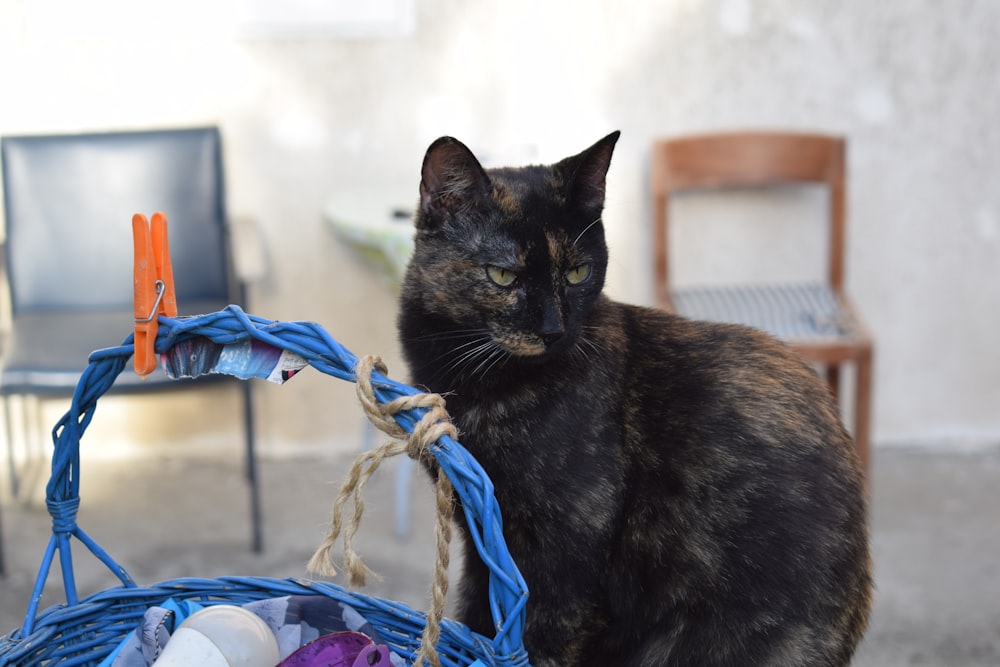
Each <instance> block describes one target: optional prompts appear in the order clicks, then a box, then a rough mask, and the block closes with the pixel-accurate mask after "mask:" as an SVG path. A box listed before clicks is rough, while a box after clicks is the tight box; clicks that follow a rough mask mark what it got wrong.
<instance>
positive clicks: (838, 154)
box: [650, 132, 846, 304]
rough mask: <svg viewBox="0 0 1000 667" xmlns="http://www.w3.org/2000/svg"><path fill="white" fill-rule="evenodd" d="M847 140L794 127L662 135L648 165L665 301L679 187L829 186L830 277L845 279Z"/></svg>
mask: <svg viewBox="0 0 1000 667" xmlns="http://www.w3.org/2000/svg"><path fill="white" fill-rule="evenodd" d="M845 157H846V141H845V140H844V139H843V138H842V137H837V136H830V135H822V134H802V133H790V132H736V133H721V134H703V135H697V136H687V137H679V138H673V139H660V140H657V141H655V142H654V143H653V153H652V161H651V166H650V177H651V181H652V182H651V192H652V197H653V222H654V228H653V242H654V251H653V253H654V255H653V257H654V279H655V280H656V285H657V296H658V298H659V301H660V303H661V304H669V303H670V296H669V293H670V282H669V281H670V275H669V267H668V258H669V254H668V240H669V233H668V224H669V209H668V206H669V201H670V197H671V196H672V195H673V194H674V193H676V192H679V191H683V190H696V189H707V188H726V187H756V186H769V185H780V184H787V183H817V184H821V185H825V186H826V187H827V188H828V190H829V263H828V266H829V281H830V286H831V287H832V288H833V290H834V291H835V292H836V293H838V294H840V293H841V291H842V289H843V282H844V206H845V197H846V195H845V173H844V172H845Z"/></svg>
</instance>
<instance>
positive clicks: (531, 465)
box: [398, 132, 872, 667]
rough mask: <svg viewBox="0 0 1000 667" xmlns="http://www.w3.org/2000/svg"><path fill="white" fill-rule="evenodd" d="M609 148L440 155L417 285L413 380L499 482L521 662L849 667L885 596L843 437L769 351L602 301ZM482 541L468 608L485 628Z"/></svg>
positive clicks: (817, 390) (413, 280) (420, 229)
mask: <svg viewBox="0 0 1000 667" xmlns="http://www.w3.org/2000/svg"><path fill="white" fill-rule="evenodd" d="M617 139H618V133H617V132H616V133H613V134H611V135H608V136H607V137H605V138H604V139H601V140H600V141H598V142H597V143H596V144H594V145H593V146H591V147H590V148H588V149H587V150H585V151H583V152H582V153H580V154H579V155H575V156H573V157H570V158H566V159H565V160H562V161H561V162H558V163H557V164H554V165H550V166H529V167H522V168H505V169H491V170H485V169H484V168H483V167H482V166H481V165H480V163H479V162H478V160H477V159H476V158H475V157H474V155H473V154H472V152H470V150H469V149H468V148H467V147H466V146H464V145H463V144H462V143H460V142H459V141H457V140H455V139H452V138H448V137H445V138H441V139H439V140H437V141H436V142H434V143H433V144H432V145H431V146H430V148H429V149H428V151H427V154H426V157H425V159H424V163H423V171H422V179H421V183H420V203H419V210H418V212H417V214H416V220H415V224H416V249H415V252H414V255H413V258H412V260H411V261H410V264H409V267H408V269H407V272H406V277H405V280H404V283H403V287H402V294H401V310H400V314H399V322H398V324H399V334H400V339H401V342H402V346H403V350H404V354H405V357H406V359H407V362H408V364H409V366H410V371H411V376H412V381H413V382H414V383H415V384H418V385H420V386H424V387H426V388H429V389H430V390H431V391H434V392H438V393H442V394H446V395H447V402H448V409H449V412H450V413H451V415H452V417H453V418H454V421H455V423H456V425H457V426H458V428H459V430H460V433H461V437H460V440H461V442H462V443H463V444H464V445H465V447H466V448H468V450H469V451H470V452H472V454H473V455H474V456H475V457H476V458H477V459H478V460H479V462H480V463H481V464H482V466H483V468H484V469H485V470H486V471H487V473H488V474H489V475H490V477H491V479H492V481H493V483H494V484H495V487H496V496H497V499H498V501H499V503H500V507H501V510H502V512H503V520H504V534H505V537H506V540H507V543H508V546H509V548H510V551H511V554H512V555H513V557H514V559H515V561H516V562H517V563H518V565H519V567H520V568H521V571H522V573H523V575H524V578H525V580H526V581H527V583H528V588H529V594H530V598H529V602H528V607H527V627H526V630H525V644H526V647H527V650H528V654H529V659H530V660H531V662H532V664H533V665H535V666H536V667H545V666H549V665H561V666H570V665H574V666H575V665H601V666H608V665H622V666H626V665H628V666H632V665H635V666H639V665H642V666H644V667H652V666H656V665H677V666H684V667H695V666H710V665H711V666H721V665H731V666H739V667H747V666H751V665H782V666H787V665H810V666H812V667H817V666H825V665H845V664H848V663H849V662H850V659H851V656H852V654H853V652H854V649H855V647H856V645H857V643H858V641H859V640H860V638H861V636H862V633H863V632H864V629H865V626H866V623H867V619H868V614H869V608H870V604H871V587H872V581H871V565H870V558H869V550H868V534H867V520H866V506H865V493H864V488H863V481H862V475H861V473H860V471H859V464H858V460H857V457H856V455H855V453H854V449H853V447H852V443H851V439H850V436H849V435H848V433H847V432H846V431H845V429H844V427H843V426H842V424H841V422H840V421H839V418H838V415H837V411H836V408H835V406H834V404H833V402H832V400H831V397H830V395H829V392H828V389H827V388H826V386H825V385H824V384H823V382H822V381H821V380H820V379H819V377H818V376H817V375H816V373H815V372H814V371H813V370H812V369H811V368H809V367H808V366H806V365H805V364H804V363H802V362H801V361H799V359H798V358H796V357H795V356H793V354H792V353H791V352H789V350H788V349H786V347H785V346H783V345H782V344H781V343H779V342H777V341H776V340H774V339H772V338H771V337H769V336H767V335H765V334H763V333H761V332H759V331H755V330H751V329H748V328H745V327H740V326H734V325H722V324H709V323H705V322H695V321H689V320H686V319H683V318H681V317H678V316H675V315H671V314H668V313H665V312H662V311H658V310H654V309H649V308H641V307H637V306H631V305H626V304H622V303H617V302H615V301H612V300H610V299H609V298H608V297H606V296H605V295H604V294H603V293H602V289H603V285H604V280H605V272H606V269H607V263H608V249H607V246H606V243H605V237H604V229H603V224H602V220H601V215H602V210H603V207H604V198H605V181H606V175H607V171H608V167H609V165H610V162H611V155H612V152H613V150H614V146H615V143H616V141H617ZM463 528H465V527H464V526H463ZM466 543H467V545H468V547H467V554H466V559H465V572H464V574H463V581H462V585H461V592H460V599H459V603H458V607H459V609H458V612H459V618H460V620H462V621H464V622H465V623H466V624H468V625H469V626H471V627H472V628H473V629H475V630H477V631H479V632H481V633H483V634H486V635H488V636H492V634H493V630H492V620H491V616H490V610H489V608H488V595H487V574H486V569H485V567H484V566H483V565H482V563H481V561H480V560H479V558H478V556H477V555H476V553H475V550H474V549H473V548H472V546H471V541H470V540H466Z"/></svg>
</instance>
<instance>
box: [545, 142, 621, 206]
mask: <svg viewBox="0 0 1000 667" xmlns="http://www.w3.org/2000/svg"><path fill="white" fill-rule="evenodd" d="M619 136H621V132H619V131H617V130H616V131H615V132H612V133H611V134H609V135H608V136H606V137H604V138H603V139H601V140H600V141H598V142H597V143H596V144H594V145H593V146H591V147H590V148H588V149H587V150H585V151H583V152H582V153H580V154H579V155H574V156H573V157H569V158H566V159H565V160H563V161H562V162H560V163H559V165H558V168H559V169H560V171H562V172H563V174H564V177H565V179H566V186H567V188H568V192H567V195H568V196H569V198H570V201H573V202H576V203H577V204H578V205H580V206H582V207H584V208H587V209H602V208H604V192H605V185H606V183H607V177H608V168H609V167H610V166H611V154H612V153H614V150H615V144H616V143H617V142H618V137H619Z"/></svg>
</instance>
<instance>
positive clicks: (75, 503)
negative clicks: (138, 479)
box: [24, 305, 528, 655]
mask: <svg viewBox="0 0 1000 667" xmlns="http://www.w3.org/2000/svg"><path fill="white" fill-rule="evenodd" d="M159 325H160V326H159V333H158V335H157V338H156V352H157V353H163V352H165V351H166V350H168V349H170V348H171V347H172V346H173V345H175V344H177V343H179V342H181V341H184V340H187V339H190V338H193V337H198V336H200V337H204V338H208V339H210V340H211V341H212V342H214V343H217V344H221V345H228V344H233V343H239V342H243V341H246V340H257V341H261V342H263V343H266V344H267V345H270V346H272V347H275V348H279V349H282V350H287V351H289V352H291V353H294V354H296V355H298V356H300V357H301V358H303V359H304V360H305V361H306V362H307V363H308V364H309V365H310V366H312V367H313V368H315V369H316V370H318V371H320V372H321V373H324V374H326V375H331V376H333V377H336V378H339V379H341V380H346V381H349V382H356V381H357V377H356V375H355V368H356V367H357V364H358V358H357V357H356V356H355V355H354V354H353V353H351V352H350V351H349V350H348V349H347V348H345V347H344V346H342V345H341V344H340V343H338V342H337V341H336V340H334V339H333V337H332V336H330V334H329V333H327V332H326V331H325V330H324V329H323V328H322V327H321V326H319V325H318V324H315V323H312V322H277V321H272V320H266V319H263V318H259V317H254V316H252V315H247V314H246V313H244V312H243V310H242V309H241V308H240V307H239V306H235V305H230V306H228V307H227V308H225V309H224V310H221V311H218V312H215V313H210V314H207V315H199V316H197V317H191V318H170V317H164V316H161V317H160V318H159ZM133 340H134V339H133V336H132V335H130V336H129V337H128V338H126V339H125V341H124V342H123V343H122V344H121V345H120V346H118V347H113V348H107V349H102V350H97V351H96V352H93V353H92V354H91V355H90V359H89V361H90V363H89V365H88V367H87V368H86V370H84V372H83V375H82V376H81V377H80V381H79V383H78V384H77V387H76V391H75V393H74V395H73V400H72V403H71V405H70V409H69V411H68V412H67V413H66V414H65V415H64V416H63V417H62V419H61V420H60V421H59V422H58V423H57V424H56V426H55V428H54V429H53V431H52V438H53V442H54V445H55V450H54V452H53V455H52V473H51V476H50V478H49V482H48V485H47V487H46V505H47V506H48V509H49V513H50V514H51V516H52V536H51V538H50V540H49V544H48V547H47V548H46V550H45V554H44V556H43V559H42V565H41V568H40V570H39V573H38V577H37V579H36V581H35V587H34V590H33V593H32V598H31V601H30V602H29V605H28V612H27V616H26V619H25V626H24V634H25V635H27V634H29V633H30V632H31V631H32V630H33V626H34V622H35V618H36V616H37V611H38V604H39V602H40V600H41V594H42V589H43V588H44V585H45V581H46V579H47V578H48V573H49V571H50V569H51V566H52V563H53V561H54V559H55V552H56V551H58V552H59V560H60V565H61V569H62V578H63V587H64V589H65V593H66V599H67V603H68V604H70V605H74V604H76V603H77V601H78V596H77V592H76V584H75V581H74V578H73V563H72V555H71V552H70V538H71V537H76V538H77V539H79V540H80V541H81V542H82V543H83V544H84V545H85V546H87V548H88V549H89V550H90V551H91V552H92V553H93V554H94V556H96V557H97V558H98V559H99V560H100V561H101V562H102V563H104V564H105V566H106V567H107V568H108V569H109V570H110V571H111V572H112V573H113V574H114V575H115V576H116V577H118V578H119V580H120V581H121V582H122V583H123V584H124V585H125V586H127V587H134V586H135V585H136V584H135V582H134V581H133V579H132V577H131V576H130V575H129V574H128V572H127V571H126V570H125V568H124V567H122V566H121V565H119V564H118V563H117V562H116V561H115V560H114V559H113V558H111V556H110V555H109V554H108V553H107V552H106V551H104V549H102V548H101V547H100V545H98V544H97V542H95V541H94V540H93V539H91V538H90V537H89V536H88V535H87V534H86V533H85V532H84V531H83V530H82V529H81V528H80V527H79V526H78V525H77V523H76V512H77V509H78V507H79V503H80V496H79V488H80V439H81V437H82V436H83V433H84V431H85V430H86V428H87V426H88V425H89V424H90V421H91V420H92V419H93V416H94V411H95V410H96V406H97V400H98V399H99V398H100V397H101V396H102V395H103V394H104V393H105V392H107V391H108V390H109V389H110V388H111V386H112V385H113V383H114V380H115V378H117V377H118V375H119V374H120V373H121V372H122V370H123V369H124V368H125V366H126V364H127V362H128V360H129V358H130V357H131V356H132V354H133V351H134V343H133ZM371 386H372V389H373V392H374V395H375V397H376V399H377V400H378V401H379V402H381V403H390V402H392V401H394V400H395V399H398V398H402V397H409V396H415V395H418V394H420V392H419V391H418V390H417V389H415V388H413V387H410V386H407V385H405V384H402V383H399V382H396V381H394V380H391V379H390V378H388V377H386V376H385V375H384V374H383V373H381V372H379V371H378V370H374V371H373V372H372V374H371ZM426 413H427V408H421V407H414V408H412V409H404V410H401V411H399V412H396V413H395V414H394V415H393V418H394V419H395V420H396V422H397V423H398V424H399V425H400V426H401V427H402V428H403V429H405V430H406V431H407V432H409V433H412V432H413V430H414V428H415V427H416V425H417V424H418V423H419V422H420V420H421V419H422V418H423V417H424V415H425V414H426ZM428 449H429V451H430V452H431V453H432V454H433V455H434V457H435V458H436V460H437V462H438V464H439V466H440V469H441V471H442V472H443V473H444V474H445V475H446V476H447V477H448V479H449V480H450V481H451V484H452V486H453V487H454V490H455V493H457V494H458V496H459V498H460V499H461V506H462V508H463V511H464V512H465V517H466V520H467V521H468V525H469V528H470V531H471V535H472V540H473V542H474V544H475V546H476V549H477V551H478V552H479V555H480V557H481V558H482V560H483V562H484V563H485V565H486V566H487V568H488V569H489V571H490V592H489V597H490V599H489V602H490V608H491V610H492V612H493V619H494V623H495V627H496V629H497V634H496V636H495V637H494V639H493V648H494V650H495V651H496V653H497V654H506V655H517V654H521V655H523V653H524V644H523V634H524V617H525V604H526V602H527V597H528V593H527V586H526V584H525V582H524V579H523V577H522V576H521V573H520V571H519V570H518V568H517V566H516V564H515V563H514V560H513V558H512V557H511V555H510V552H509V550H508V549H507V544H506V542H505V541H504V537H503V529H502V522H501V518H500V509H499V506H498V505H497V501H496V498H495V496H494V493H493V485H492V483H491V482H490V480H489V477H488V476H487V475H486V473H485V471H484V470H483V469H482V467H481V466H480V465H479V463H478V462H477V461H476V460H475V459H474V458H473V457H472V455H471V454H469V452H468V451H467V450H466V449H465V448H464V447H462V446H461V445H460V444H459V443H458V442H457V441H456V440H455V439H454V438H452V437H450V436H448V435H442V436H441V437H439V438H438V440H437V441H436V442H435V443H434V444H432V445H430V447H429V448H428Z"/></svg>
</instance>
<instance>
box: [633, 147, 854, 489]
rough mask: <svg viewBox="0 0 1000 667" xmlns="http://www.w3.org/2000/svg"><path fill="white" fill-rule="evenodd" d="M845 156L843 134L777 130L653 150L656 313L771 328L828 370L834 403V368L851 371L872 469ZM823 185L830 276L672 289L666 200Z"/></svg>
mask: <svg viewBox="0 0 1000 667" xmlns="http://www.w3.org/2000/svg"><path fill="white" fill-rule="evenodd" d="M845 155H846V142H845V140H844V139H843V138H842V137H835V136H825V135H819V134H797V133H783V132H742V133H721V134H704V135H698V136H687V137H678V138H669V139H661V140H657V141H655V142H654V143H653V152H652V163H651V180H652V183H651V185H652V187H651V192H652V197H653V221H654V231H653V261H654V279H655V280H656V296H657V300H658V303H659V305H660V306H661V307H663V308H665V309H666V310H669V311H671V312H676V313H679V314H681V315H684V316H687V317H691V318H693V319H702V320H714V321H724V322H736V323H741V324H748V325H751V326H756V327H758V328H761V329H764V330H766V331H769V332H770V333H772V334H774V335H776V336H777V337H779V338H781V339H782V340H784V341H785V342H787V343H788V344H789V345H790V346H791V347H792V348H793V349H794V350H795V351H796V352H797V353H799V354H800V355H801V356H802V357H803V358H804V359H805V360H806V361H808V362H810V363H812V364H815V365H816V366H818V367H821V368H823V369H825V372H826V375H827V378H828V380H829V383H830V387H831V389H832V391H833V394H834V396H835V397H836V398H837V399H838V400H839V398H840V368H841V366H842V365H843V364H846V363H853V364H854V365H855V369H856V372H855V377H856V388H855V392H854V440H855V446H856V447H857V451H858V455H859V457H860V458H861V463H862V466H863V467H864V469H865V472H866V474H867V470H868V465H869V451H868V450H869V429H870V417H871V396H872V391H871V385H872V341H871V338H870V336H869V335H868V333H867V330H866V328H865V326H864V325H863V324H862V322H861V321H860V320H859V318H858V317H857V315H856V311H855V309H854V307H853V306H852V305H851V303H850V301H849V300H848V298H847V295H846V294H845V293H844V227H845V224H844V217H845ZM788 184H820V185H823V186H826V188H827V189H828V192H829V242H828V247H829V257H828V266H829V275H828V277H827V281H826V282H825V283H821V284H807V285H768V286H760V285H749V286H737V287H705V288H687V289H678V288H674V287H672V286H671V282H670V250H671V249H670V247H669V241H670V234H669V233H668V231H669V230H668V225H669V221H670V200H671V197H672V196H673V195H675V194H677V193H678V192H681V191H686V190H698V189H725V188H748V187H753V188H756V187H764V186H779V185H788Z"/></svg>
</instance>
